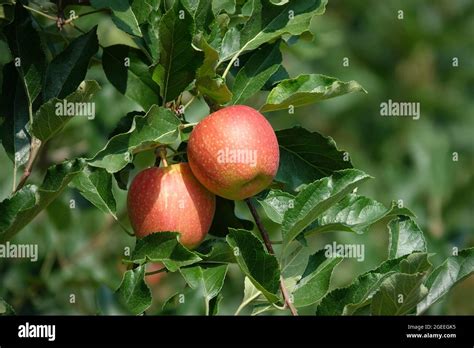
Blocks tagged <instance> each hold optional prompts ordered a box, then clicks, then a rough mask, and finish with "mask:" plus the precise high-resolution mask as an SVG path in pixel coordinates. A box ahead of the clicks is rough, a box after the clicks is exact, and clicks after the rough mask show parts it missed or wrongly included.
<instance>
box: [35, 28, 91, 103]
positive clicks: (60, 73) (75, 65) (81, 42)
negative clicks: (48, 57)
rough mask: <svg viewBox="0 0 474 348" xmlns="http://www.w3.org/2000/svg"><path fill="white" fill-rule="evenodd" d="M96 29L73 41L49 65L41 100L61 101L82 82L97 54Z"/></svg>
mask: <svg viewBox="0 0 474 348" xmlns="http://www.w3.org/2000/svg"><path fill="white" fill-rule="evenodd" d="M98 49H99V42H98V40H97V27H94V28H92V29H91V31H89V32H88V33H86V34H84V35H81V36H79V37H78V38H76V39H74V40H73V41H72V42H71V43H70V44H69V46H67V48H66V49H65V50H64V51H63V52H61V53H60V54H58V55H57V56H56V57H54V59H53V60H52V61H51V63H49V65H48V68H47V69H46V77H45V82H44V87H43V88H44V89H43V100H44V101H48V100H50V99H52V98H60V99H63V98H65V97H66V96H67V95H69V94H71V93H73V92H74V91H75V90H76V89H77V87H78V86H79V84H80V83H81V82H82V81H83V80H84V78H85V76H86V73H87V68H88V66H89V61H90V59H91V58H92V57H93V56H94V55H95V54H96V53H97V50H98Z"/></svg>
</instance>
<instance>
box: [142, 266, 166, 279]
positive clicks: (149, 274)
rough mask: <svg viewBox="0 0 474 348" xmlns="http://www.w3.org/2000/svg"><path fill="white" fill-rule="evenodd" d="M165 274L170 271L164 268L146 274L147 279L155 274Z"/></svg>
mask: <svg viewBox="0 0 474 348" xmlns="http://www.w3.org/2000/svg"><path fill="white" fill-rule="evenodd" d="M163 272H168V269H167V268H166V267H163V268H160V269H159V270H156V271H152V272H146V273H145V277H148V276H151V275H153V274H158V273H163Z"/></svg>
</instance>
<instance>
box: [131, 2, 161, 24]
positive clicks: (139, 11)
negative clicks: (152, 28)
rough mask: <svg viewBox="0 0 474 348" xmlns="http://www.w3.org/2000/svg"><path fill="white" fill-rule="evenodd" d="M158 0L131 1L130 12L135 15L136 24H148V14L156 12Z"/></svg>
mask: <svg viewBox="0 0 474 348" xmlns="http://www.w3.org/2000/svg"><path fill="white" fill-rule="evenodd" d="M159 5H160V0H133V2H132V11H133V13H134V14H135V18H136V19H137V22H138V24H140V25H141V24H143V23H146V22H148V19H149V16H150V14H151V13H152V12H153V11H155V10H157V9H158V7H159Z"/></svg>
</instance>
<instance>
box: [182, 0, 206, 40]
mask: <svg viewBox="0 0 474 348" xmlns="http://www.w3.org/2000/svg"><path fill="white" fill-rule="evenodd" d="M181 2H182V4H183V5H184V7H186V9H187V10H188V11H189V13H190V14H191V15H192V16H193V18H194V22H195V23H196V31H204V32H206V31H207V30H208V27H209V24H210V23H211V21H212V19H213V12H212V11H211V6H212V1H209V0H181Z"/></svg>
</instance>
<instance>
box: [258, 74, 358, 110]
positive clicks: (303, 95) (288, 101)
mask: <svg viewBox="0 0 474 348" xmlns="http://www.w3.org/2000/svg"><path fill="white" fill-rule="evenodd" d="M352 92H365V93H367V92H366V91H365V89H364V88H363V87H362V86H361V85H359V84H358V83H357V82H355V81H349V82H342V81H339V80H338V79H336V78H334V77H330V76H324V75H319V74H309V75H299V76H298V77H295V78H294V79H288V80H283V81H281V82H280V83H279V84H278V85H277V86H276V87H275V88H273V89H272V91H271V92H270V94H269V95H268V97H267V101H266V102H265V104H264V105H263V106H262V107H261V108H260V110H261V111H262V112H266V111H275V110H281V109H288V108H289V107H290V106H293V107H298V106H304V105H308V104H313V103H317V102H319V101H321V100H325V99H329V98H334V97H338V96H341V95H344V94H348V93H352Z"/></svg>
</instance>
